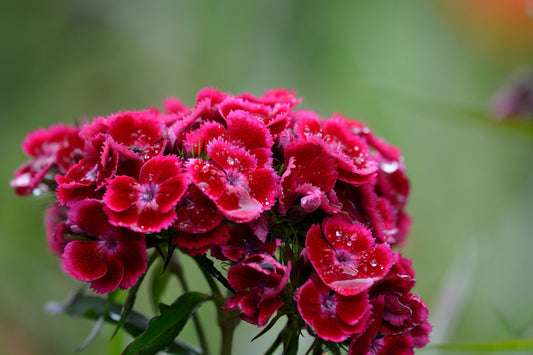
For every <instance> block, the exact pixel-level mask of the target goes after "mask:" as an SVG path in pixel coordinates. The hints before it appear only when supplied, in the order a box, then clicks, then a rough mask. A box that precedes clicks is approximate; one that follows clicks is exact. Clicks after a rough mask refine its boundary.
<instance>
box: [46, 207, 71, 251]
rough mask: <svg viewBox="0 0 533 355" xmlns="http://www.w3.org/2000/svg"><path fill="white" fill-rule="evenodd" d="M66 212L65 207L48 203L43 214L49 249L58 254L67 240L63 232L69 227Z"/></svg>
mask: <svg viewBox="0 0 533 355" xmlns="http://www.w3.org/2000/svg"><path fill="white" fill-rule="evenodd" d="M66 212H67V211H66V208H64V207H60V206H58V205H55V204H54V205H50V206H49V207H48V208H47V209H46V212H45V214H44V229H45V233H46V241H47V242H48V247H49V248H50V250H52V252H53V253H54V254H56V255H58V256H61V254H63V251H64V249H65V245H67V243H68V242H69V240H68V239H65V234H66V233H67V232H68V231H69V229H70V226H69V223H67V214H66Z"/></svg>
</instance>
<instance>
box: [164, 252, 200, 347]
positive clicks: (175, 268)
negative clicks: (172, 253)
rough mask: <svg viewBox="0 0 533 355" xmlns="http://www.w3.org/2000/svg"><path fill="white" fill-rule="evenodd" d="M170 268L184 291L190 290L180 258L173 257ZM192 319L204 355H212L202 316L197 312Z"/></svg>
mask: <svg viewBox="0 0 533 355" xmlns="http://www.w3.org/2000/svg"><path fill="white" fill-rule="evenodd" d="M168 269H169V270H170V271H171V272H172V273H173V274H174V275H176V277H177V278H178V281H179V283H180V284H181V287H182V288H183V291H185V292H189V284H188V283H187V280H186V279H185V275H184V274H183V266H182V265H181V263H180V261H179V259H177V258H174V257H173V258H172V259H171V260H170V263H169V265H168ZM192 321H193V324H194V329H195V330H196V335H197V337H198V341H199V342H200V347H201V348H202V353H203V354H204V355H210V352H209V346H208V344H207V338H206V336H205V332H204V329H203V327H202V323H201V322H200V318H198V315H197V314H196V313H195V314H193V315H192Z"/></svg>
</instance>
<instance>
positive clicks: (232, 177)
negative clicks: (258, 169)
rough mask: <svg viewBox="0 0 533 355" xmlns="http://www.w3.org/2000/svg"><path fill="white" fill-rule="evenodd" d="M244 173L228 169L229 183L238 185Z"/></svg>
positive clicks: (227, 177)
mask: <svg viewBox="0 0 533 355" xmlns="http://www.w3.org/2000/svg"><path fill="white" fill-rule="evenodd" d="M241 176H242V174H241V173H239V172H238V171H237V170H233V169H232V170H228V171H226V179H227V180H228V184H229V185H233V186H235V185H237V184H238V182H239V180H240V178H241Z"/></svg>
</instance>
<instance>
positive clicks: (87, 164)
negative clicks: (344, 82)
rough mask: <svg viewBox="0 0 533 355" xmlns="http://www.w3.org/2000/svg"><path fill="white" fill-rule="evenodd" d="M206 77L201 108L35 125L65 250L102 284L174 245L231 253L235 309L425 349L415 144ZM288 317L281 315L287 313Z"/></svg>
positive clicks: (32, 185) (33, 177)
mask: <svg viewBox="0 0 533 355" xmlns="http://www.w3.org/2000/svg"><path fill="white" fill-rule="evenodd" d="M299 102H300V99H298V98H296V97H295V95H294V93H292V92H289V91H285V90H271V91H267V92H266V93H265V94H264V95H263V96H261V97H255V96H252V95H250V94H246V93H245V94H241V95H237V96H231V95H228V94H225V93H222V92H220V91H218V90H215V89H211V88H207V89H203V90H201V91H200V92H199V94H198V96H197V100H196V104H195V106H194V107H193V108H188V107H186V106H185V105H184V104H182V103H181V102H180V101H179V100H177V99H174V98H172V99H167V100H166V101H165V104H164V110H163V111H160V110H158V109H155V108H154V109H149V110H145V111H127V112H119V113H116V114H112V115H110V116H107V117H97V118H95V119H93V120H92V121H91V122H86V123H85V124H83V125H81V126H79V127H69V126H63V125H58V126H53V127H51V128H50V129H49V130H45V129H40V130H37V131H35V132H33V133H31V134H29V135H28V137H27V138H26V140H25V141H24V143H23V149H24V151H25V152H26V153H27V154H28V155H29V156H30V158H31V160H30V161H29V162H28V163H26V164H24V165H23V166H22V167H20V168H19V169H18V170H17V171H16V172H15V178H14V179H13V180H12V182H11V184H12V186H13V188H14V190H15V192H16V193H17V194H20V195H27V194H31V193H34V194H41V193H43V192H46V191H54V192H55V197H56V201H55V203H53V204H52V205H51V206H50V207H49V209H48V211H47V213H46V215H45V226H46V232H47V238H48V242H49V245H50V248H51V250H52V251H53V252H54V253H55V254H57V255H58V256H60V258H61V261H62V266H63V268H64V270H65V272H67V273H68V274H70V275H72V276H73V277H75V278H77V279H79V280H81V281H85V282H89V283H90V286H91V288H92V289H93V290H94V291H95V292H97V293H107V292H111V291H114V290H116V289H117V288H121V289H126V288H129V287H131V286H133V285H134V284H135V283H136V282H137V280H138V279H139V277H140V276H141V275H142V274H144V273H145V272H146V268H147V249H150V248H152V247H157V249H158V248H159V247H160V246H165V245H167V244H168V245H174V246H176V247H177V248H179V249H180V250H182V251H183V252H185V253H188V254H189V255H208V256H210V257H211V258H215V259H218V260H220V261H222V263H225V264H227V265H229V266H228V269H227V284H229V285H230V286H231V288H232V291H233V292H234V293H233V295H231V296H230V297H229V298H228V299H227V301H226V304H225V306H224V307H223V308H224V309H225V310H230V311H239V312H240V315H241V318H242V319H243V320H245V321H247V322H250V323H252V324H256V325H258V326H264V325H267V324H268V323H269V321H270V320H271V319H273V315H274V314H276V313H277V314H278V315H286V316H287V317H288V319H289V320H290V321H289V324H291V326H292V327H293V330H294V331H295V333H299V331H300V329H302V328H306V329H307V331H308V332H309V334H311V335H312V336H314V337H317V340H318V342H317V344H320V346H328V344H332V343H338V344H340V345H341V346H343V347H346V348H347V349H349V350H348V353H349V354H367V353H368V354H390V353H394V354H411V353H413V348H415V347H423V346H424V345H425V344H426V343H427V342H428V336H429V332H430V330H431V326H430V325H429V323H428V321H427V317H428V312H427V308H426V306H425V304H424V302H422V301H421V300H420V299H419V298H418V297H417V296H415V295H414V294H413V293H411V289H412V287H413V286H414V284H415V278H414V272H413V270H412V269H411V262H410V261H409V260H408V259H406V258H404V257H403V256H402V255H401V254H400V252H399V251H398V250H397V246H398V245H401V244H402V242H403V241H404V238H405V236H406V234H407V232H408V229H409V226H410V219H409V216H408V215H407V214H406V212H405V210H404V206H405V203H406V200H407V197H408V192H409V182H408V180H407V178H406V175H405V165H404V162H403V159H402V156H401V152H400V151H399V150H398V149H397V148H395V147H394V146H392V145H390V144H388V143H387V142H385V141H384V140H382V139H380V138H378V137H377V136H375V135H374V134H373V133H372V131H371V130H370V129H369V128H368V127H367V126H366V125H365V124H364V123H362V122H358V121H355V120H348V119H346V118H345V117H343V116H341V115H340V114H335V115H333V116H332V117H331V118H329V119H323V118H321V117H319V116H318V115H317V114H315V113H314V112H311V111H305V110H297V109H295V107H296V106H297V105H298V104H299ZM277 318H279V317H276V318H274V319H273V321H275V320H277Z"/></svg>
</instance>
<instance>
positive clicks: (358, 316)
mask: <svg viewBox="0 0 533 355" xmlns="http://www.w3.org/2000/svg"><path fill="white" fill-rule="evenodd" d="M296 301H297V302H298V311H299V312H300V315H301V316H302V318H303V320H304V321H305V322H306V323H307V325H309V326H311V327H313V328H314V329H315V331H316V333H317V335H318V336H319V337H321V338H322V339H325V340H331V341H334V342H341V341H344V340H346V339H348V338H349V337H350V336H352V335H353V334H357V333H360V332H362V331H363V330H364V327H365V325H366V318H367V317H368V313H369V310H370V304H369V302H368V294H367V293H366V292H361V293H359V294H357V295H355V296H342V295H340V294H338V293H335V292H331V290H330V289H329V288H328V287H327V286H326V285H325V284H324V283H323V282H322V281H321V280H320V278H318V277H316V276H314V277H312V278H311V279H309V280H308V281H307V282H306V283H305V284H304V285H303V286H302V287H300V289H299V290H298V291H297V294H296Z"/></svg>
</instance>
